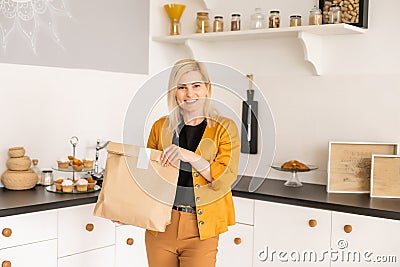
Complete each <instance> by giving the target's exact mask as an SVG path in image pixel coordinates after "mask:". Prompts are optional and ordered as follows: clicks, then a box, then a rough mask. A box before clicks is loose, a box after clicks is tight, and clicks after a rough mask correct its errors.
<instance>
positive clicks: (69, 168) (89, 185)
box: [46, 136, 101, 194]
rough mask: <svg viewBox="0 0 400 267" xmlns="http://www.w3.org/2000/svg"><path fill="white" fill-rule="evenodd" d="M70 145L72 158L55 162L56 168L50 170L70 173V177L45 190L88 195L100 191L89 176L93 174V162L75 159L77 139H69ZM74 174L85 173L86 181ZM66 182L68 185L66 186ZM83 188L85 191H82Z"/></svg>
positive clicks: (59, 180)
mask: <svg viewBox="0 0 400 267" xmlns="http://www.w3.org/2000/svg"><path fill="white" fill-rule="evenodd" d="M70 143H71V145H72V156H68V159H66V160H59V161H57V166H54V167H53V168H52V169H53V170H55V171H59V172H66V173H70V174H71V176H72V177H71V178H67V179H58V180H56V181H55V182H54V184H53V185H50V186H47V187H46V190H47V191H50V192H54V193H69V194H71V193H72V194H74V193H88V192H94V191H98V190H100V188H101V187H100V186H99V185H96V181H95V180H94V179H93V178H92V177H91V175H90V174H91V173H92V172H93V167H94V166H93V164H94V160H87V161H85V160H83V161H81V160H79V159H77V158H76V156H75V152H76V146H77V144H78V137H76V136H73V137H71V139H70ZM76 173H86V174H87V176H89V177H88V178H86V179H83V177H76ZM77 178H79V179H77ZM67 182H68V183H69V184H67ZM83 182H84V183H83ZM83 188H85V189H86V190H83ZM67 189H68V190H67Z"/></svg>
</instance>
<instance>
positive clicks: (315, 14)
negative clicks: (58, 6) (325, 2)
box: [308, 5, 322, 25]
mask: <svg viewBox="0 0 400 267" xmlns="http://www.w3.org/2000/svg"><path fill="white" fill-rule="evenodd" d="M308 24H309V25H322V11H321V9H319V8H318V7H317V6H316V5H315V6H314V7H313V9H311V10H310V15H309V17H308Z"/></svg>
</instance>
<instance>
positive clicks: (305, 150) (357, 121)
mask: <svg viewBox="0 0 400 267" xmlns="http://www.w3.org/2000/svg"><path fill="white" fill-rule="evenodd" d="M180 2H181V3H187V2H186V1H180ZM193 2H194V3H195V4H196V5H197V6H196V7H197V8H198V9H204V8H207V7H208V8H210V10H209V11H210V19H212V17H213V15H215V14H222V15H223V16H224V22H225V27H226V28H225V29H226V30H227V29H228V30H229V19H230V14H231V13H232V12H239V13H241V14H242V22H243V28H247V29H248V25H249V16H250V14H251V13H252V12H253V10H254V8H256V7H261V8H262V9H263V10H264V11H266V12H267V11H268V10H271V9H275V8H277V9H280V10H281V15H282V17H281V20H282V26H287V25H288V21H289V19H288V17H289V15H290V14H294V13H299V14H301V15H302V16H303V25H304V24H305V25H306V24H307V19H308V10H310V9H311V8H312V6H313V5H314V4H315V2H317V1H313V0H302V1H298V0H282V1H277V0H268V1H257V0H248V1H241V0H235V1H216V0H206V1H205V2H206V3H204V2H203V1H191V2H190V5H194V4H193ZM383 3H384V4H383ZM205 4H206V5H207V6H206V5H205ZM156 6H157V7H155V5H153V7H151V12H153V14H151V17H152V18H153V17H155V16H157V14H159V13H157V12H159V10H158V8H159V6H161V4H157V5H156ZM196 7H195V8H196ZM399 8H400V2H399V1H396V0H387V1H378V0H370V5H369V9H370V14H369V17H370V20H369V29H368V31H367V32H366V33H365V34H354V35H344V36H329V37H324V38H323V41H322V42H323V65H322V73H323V74H322V76H314V75H313V70H312V67H311V65H310V64H309V63H307V62H306V61H304V54H303V50H302V46H301V44H300V42H299V40H297V39H296V38H286V37H285V38H265V39H257V40H248V41H247V40H244V41H234V42H228V41H225V42H213V43H206V45H203V44H200V45H199V49H196V50H195V56H196V58H198V59H201V60H207V61H215V62H219V63H222V64H227V65H229V66H232V67H234V68H236V69H238V70H239V71H241V72H242V73H244V74H247V73H253V74H254V79H255V83H256V84H257V85H258V87H259V88H260V89H261V91H262V93H263V94H264V95H265V96H266V98H267V100H268V102H269V104H270V108H271V110H272V113H273V116H274V118H275V126H276V134H277V136H276V154H275V162H276V164H280V163H282V162H284V161H287V160H290V159H298V160H301V161H303V162H306V163H308V164H314V165H317V166H318V167H319V170H317V171H314V172H310V173H302V174H300V177H301V179H302V180H303V181H306V182H312V183H319V184H326V182H327V173H326V170H327V161H328V142H329V141H377V142H400V134H399V133H400V112H399V111H400V109H399V107H398V106H399V105H398V99H399V97H400V75H399V73H400V63H399V58H400V50H399V49H398V47H400V46H399V44H400V35H399V34H398V29H397V28H398V26H397V23H396V17H397V15H396V10H398V9H399ZM185 12H186V11H185ZM189 12H192V14H191V16H189V15H188V14H186V18H182V24H183V26H185V27H186V28H184V27H183V31H184V34H189V33H192V32H193V24H194V19H195V11H193V8H192V9H191V10H189ZM164 23H168V21H167V20H165V21H164ZM185 24H186V25H185ZM187 24H189V25H191V27H192V28H190V26H188V25H187ZM154 26H156V25H153V26H152V31H153V32H156V33H157V34H158V32H157V29H156V30H155V29H154ZM160 46H162V47H163V48H164V49H166V50H164V51H167V49H169V50H173V49H175V51H179V52H180V53H181V54H182V53H183V51H185V52H186V56H190V55H191V54H190V50H188V49H186V50H185V47H184V46H176V45H166V44H163V45H160V44H158V43H156V44H154V43H153V52H155V53H153V57H156V56H159V55H160V54H162V50H161V49H160V50H157V49H154V47H157V48H159V47H160ZM170 53H171V52H170V51H169V52H168V54H170ZM181 54H180V55H179V56H181ZM173 59H177V58H173ZM172 62H173V60H170V62H168V64H171V63H172ZM244 89H245V88H244ZM258 100H260V99H258ZM263 127H265V125H264V126H263V125H261V128H263ZM252 157H253V158H254V159H255V160H257V159H258V157H257V156H252ZM261 164H262V163H261ZM289 175H290V174H287V173H280V172H276V171H271V173H270V177H272V178H277V179H286V178H288V176H289Z"/></svg>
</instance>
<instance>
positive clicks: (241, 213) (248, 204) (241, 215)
mask: <svg viewBox="0 0 400 267" xmlns="http://www.w3.org/2000/svg"><path fill="white" fill-rule="evenodd" d="M233 202H234V203H235V213H236V222H238V223H244V224H249V225H254V200H253V199H248V198H241V197H233Z"/></svg>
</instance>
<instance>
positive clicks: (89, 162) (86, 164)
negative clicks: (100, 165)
mask: <svg viewBox="0 0 400 267" xmlns="http://www.w3.org/2000/svg"><path fill="white" fill-rule="evenodd" d="M93 163H94V160H92V159H84V160H83V166H84V167H85V168H86V169H92V168H93Z"/></svg>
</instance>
